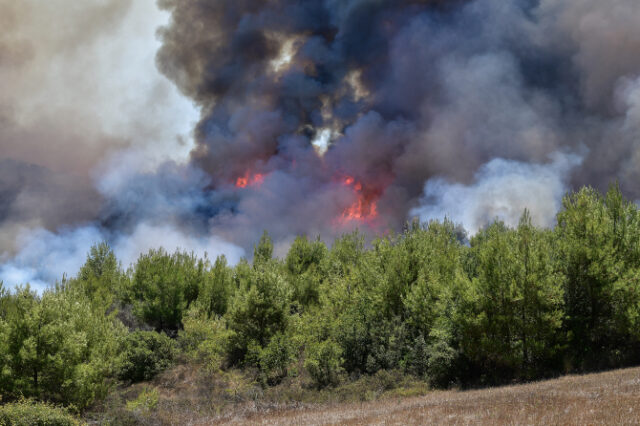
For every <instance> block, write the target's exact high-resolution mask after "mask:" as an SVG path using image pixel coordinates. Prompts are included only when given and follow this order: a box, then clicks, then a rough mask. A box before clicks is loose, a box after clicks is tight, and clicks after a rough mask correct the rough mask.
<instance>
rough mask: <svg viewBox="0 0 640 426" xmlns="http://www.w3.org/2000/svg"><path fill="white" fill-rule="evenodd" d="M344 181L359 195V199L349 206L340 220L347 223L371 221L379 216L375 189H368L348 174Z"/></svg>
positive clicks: (345, 184) (344, 183)
mask: <svg viewBox="0 0 640 426" xmlns="http://www.w3.org/2000/svg"><path fill="white" fill-rule="evenodd" d="M342 183H343V185H344V186H347V187H350V188H351V189H352V190H353V192H354V193H355V194H356V196H357V200H356V201H355V202H354V203H353V204H351V205H350V206H349V207H347V208H346V209H345V210H344V211H343V212H342V216H341V217H340V222H342V223H345V222H349V221H352V220H357V221H370V220H373V219H375V218H376V217H377V216H378V196H379V194H378V193H377V192H375V191H366V190H364V187H363V185H362V183H360V182H358V181H356V180H355V178H354V177H352V176H346V177H345V178H344V179H343V180H342Z"/></svg>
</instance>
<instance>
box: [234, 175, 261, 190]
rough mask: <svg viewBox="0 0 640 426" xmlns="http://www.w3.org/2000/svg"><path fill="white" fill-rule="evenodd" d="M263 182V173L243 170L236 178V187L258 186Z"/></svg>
mask: <svg viewBox="0 0 640 426" xmlns="http://www.w3.org/2000/svg"><path fill="white" fill-rule="evenodd" d="M263 182H264V175H263V174H261V173H254V174H251V173H250V172H245V174H244V175H243V176H240V177H239V178H238V179H236V187H238V188H246V187H247V186H260V185H262V183H263Z"/></svg>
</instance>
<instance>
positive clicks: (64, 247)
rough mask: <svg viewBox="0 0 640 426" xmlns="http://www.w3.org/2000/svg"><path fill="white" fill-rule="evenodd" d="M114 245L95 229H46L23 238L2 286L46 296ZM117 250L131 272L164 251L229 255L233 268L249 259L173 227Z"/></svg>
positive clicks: (123, 238)
mask: <svg viewBox="0 0 640 426" xmlns="http://www.w3.org/2000/svg"><path fill="white" fill-rule="evenodd" d="M108 239H109V238H108V236H107V235H105V233H104V232H102V231H101V230H99V229H98V228H97V227H94V226H86V227H82V228H77V229H68V230H62V231H60V232H58V233H52V232H49V231H47V230H45V229H36V230H28V231H24V232H23V233H22V234H21V235H20V236H19V238H18V245H19V246H20V251H19V252H18V254H16V255H15V256H13V257H11V258H5V259H4V262H3V264H2V265H0V282H3V283H4V286H5V287H6V288H9V289H11V288H13V287H14V286H17V285H22V284H29V285H30V286H31V288H33V289H35V290H36V291H38V292H42V291H44V290H45V289H47V288H48V287H49V286H51V285H52V284H54V283H56V282H60V281H61V280H62V278H63V276H65V275H66V276H67V277H73V276H75V274H76V273H77V272H78V271H79V269H80V267H81V266H82V265H83V264H84V262H85V261H86V259H87V254H88V252H89V250H90V249H91V246H92V245H94V244H97V243H100V242H101V241H108ZM111 246H112V248H113V251H114V253H115V255H116V257H117V258H118V260H119V261H120V262H121V263H122V265H123V266H124V267H125V268H126V267H128V266H129V265H131V264H133V263H135V262H136V260H137V259H138V257H139V256H140V254H142V253H146V252H148V251H149V250H150V249H156V248H159V247H163V248H164V249H166V250H167V251H168V252H170V253H172V252H174V251H176V250H181V251H186V252H189V253H194V254H195V255H196V256H198V257H200V258H204V257H205V256H206V257H207V258H208V259H215V258H216V257H218V256H220V255H225V256H226V257H227V259H228V261H229V263H230V264H232V265H234V264H236V263H238V261H239V260H240V259H241V257H242V256H244V251H243V250H242V249H241V248H239V247H237V246H235V245H233V244H230V243H228V242H226V241H224V240H222V239H221V238H219V237H216V236H214V235H202V236H196V235H190V234H187V233H185V232H183V231H181V230H180V229H178V228H176V227H174V226H171V225H151V224H147V223H141V224H139V225H138V226H136V228H135V229H134V231H133V232H132V233H131V234H129V235H120V236H118V237H116V238H115V239H114V241H111ZM5 257H6V256H5Z"/></svg>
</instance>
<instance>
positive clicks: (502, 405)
mask: <svg viewBox="0 0 640 426" xmlns="http://www.w3.org/2000/svg"><path fill="white" fill-rule="evenodd" d="M232 423H235V424H243V423H251V424H263V425H273V424H296V425H301V424H348V425H364V424H385V425H390V424H397V425H404V424H480V423H481V424H638V423H640V368H632V369H625V370H616V371H612V372H606V373H599V374H589V375H584V376H566V377H562V378H559V379H555V380H549V381H544V382H538V383H532V384H525V385H516V386H507V387H501V388H493V389H483V390H473V391H464V392H461V391H444V392H440V391H438V392H433V393H430V394H429V395H427V396H424V397H415V398H407V399H400V400H398V399H391V400H382V401H375V402H367V403H361V404H348V405H337V406H333V407H320V408H314V409H305V410H284V411H279V412H271V413H266V414H256V415H253V416H251V417H249V418H237V419H234V420H233V421H232Z"/></svg>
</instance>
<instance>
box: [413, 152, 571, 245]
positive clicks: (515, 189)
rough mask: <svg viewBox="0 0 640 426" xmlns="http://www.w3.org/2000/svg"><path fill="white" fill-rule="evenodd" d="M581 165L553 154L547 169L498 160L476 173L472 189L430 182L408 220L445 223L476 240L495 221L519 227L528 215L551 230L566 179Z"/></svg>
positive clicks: (544, 165)
mask: <svg viewBox="0 0 640 426" xmlns="http://www.w3.org/2000/svg"><path fill="white" fill-rule="evenodd" d="M580 161H581V159H580V157H578V156H576V155H567V154H556V155H555V156H554V158H553V161H552V162H551V163H549V164H531V163H522V162H518V161H510V160H503V159H500V158H496V159H494V160H491V161H490V162H489V163H487V164H485V165H483V166H482V167H481V168H480V170H478V172H477V173H476V175H475V178H474V180H475V181H474V183H473V184H471V185H463V184H459V183H450V182H447V181H446V180H444V179H441V178H433V179H430V180H429V181H427V184H426V185H425V188H424V198H423V200H422V206H421V207H418V208H416V209H414V210H412V211H411V214H412V215H413V216H416V217H418V218H419V219H420V220H421V221H423V222H428V221H430V220H434V219H437V220H444V219H445V218H447V217H448V218H449V219H450V220H452V221H453V222H454V223H460V224H462V225H463V226H464V228H465V229H466V230H467V231H469V232H470V233H472V234H475V233H476V232H477V231H478V230H479V229H480V228H482V227H483V226H485V225H486V224H488V223H491V222H493V221H494V220H500V221H503V222H505V223H506V224H507V225H509V226H517V225H518V221H519V219H520V217H521V216H522V213H523V212H524V210H525V209H528V210H529V212H530V214H531V219H532V221H533V223H534V224H536V225H538V226H544V227H549V228H550V227H553V225H554V222H555V214H556V212H557V211H558V210H559V209H560V206H561V203H562V197H563V196H564V195H565V191H566V179H567V176H568V174H569V172H570V171H571V169H572V168H573V167H576V166H578V165H579V164H580Z"/></svg>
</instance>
